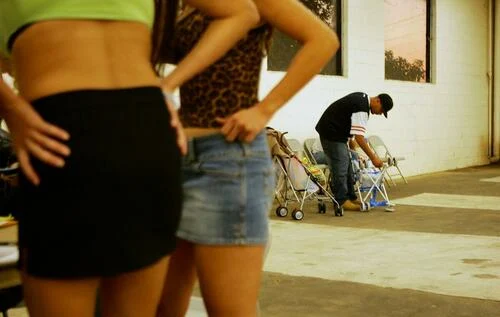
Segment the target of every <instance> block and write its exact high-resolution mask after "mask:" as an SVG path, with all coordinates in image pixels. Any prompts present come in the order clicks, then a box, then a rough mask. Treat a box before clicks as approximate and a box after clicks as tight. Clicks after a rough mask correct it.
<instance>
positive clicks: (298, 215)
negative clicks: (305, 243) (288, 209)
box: [292, 209, 304, 220]
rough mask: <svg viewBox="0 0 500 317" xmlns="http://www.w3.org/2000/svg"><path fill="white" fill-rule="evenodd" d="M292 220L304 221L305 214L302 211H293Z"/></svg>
mask: <svg viewBox="0 0 500 317" xmlns="http://www.w3.org/2000/svg"><path fill="white" fill-rule="evenodd" d="M292 218H293V219H295V220H302V219H304V213H303V212H302V210H300V209H295V210H294V211H292Z"/></svg>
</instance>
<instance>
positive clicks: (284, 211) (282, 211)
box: [276, 206, 288, 217]
mask: <svg viewBox="0 0 500 317" xmlns="http://www.w3.org/2000/svg"><path fill="white" fill-rule="evenodd" d="M287 215H288V209H287V208H286V207H283V206H279V207H278V208H276V216H278V217H286V216H287Z"/></svg>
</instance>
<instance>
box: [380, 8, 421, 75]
mask: <svg viewBox="0 0 500 317" xmlns="http://www.w3.org/2000/svg"><path fill="white" fill-rule="evenodd" d="M430 2H431V0H384V10H385V12H384V13H385V16H384V33H385V34H384V38H385V79H394V80H403V81H414V82H430V81H431V78H430V38H431V36H430V20H431V19H430V16H431V12H430V11H431V4H430Z"/></svg>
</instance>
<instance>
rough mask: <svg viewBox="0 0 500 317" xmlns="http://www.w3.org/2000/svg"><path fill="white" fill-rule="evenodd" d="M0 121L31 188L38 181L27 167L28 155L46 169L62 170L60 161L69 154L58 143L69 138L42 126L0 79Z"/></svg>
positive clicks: (59, 131) (28, 105)
mask: <svg viewBox="0 0 500 317" xmlns="http://www.w3.org/2000/svg"><path fill="white" fill-rule="evenodd" d="M0 78H1V77H0ZM0 117H2V118H4V119H5V121H6V122H7V126H8V127H9V131H10V133H11V135H12V142H13V144H14V148H15V151H16V156H17V160H18V161H19V164H20V166H21V169H22V171H23V172H24V174H25V175H26V177H27V178H28V179H29V180H30V181H31V182H32V183H33V184H35V185H38V183H39V182H40V179H39V177H38V175H37V174H36V172H35V170H34V169H33V167H32V166H31V163H30V156H31V155H32V156H34V157H36V158H38V159H39V160H41V161H43V162H45V163H47V164H49V165H52V166H55V167H62V166H64V159H63V157H64V156H68V155H69V153H70V150H69V148H68V147H67V146H66V145H64V144H63V143H61V142H60V141H62V140H68V139H69V134H68V133H67V132H66V131H64V130H62V129H60V128H58V127H56V126H54V125H52V124H49V123H47V122H45V121H44V120H43V119H42V118H41V117H40V116H39V115H38V113H36V111H35V110H34V109H33V108H32V107H31V105H30V104H28V103H27V102H26V101H25V100H24V99H22V98H21V97H19V96H17V95H16V94H15V93H14V92H13V91H12V89H10V88H9V87H8V86H7V85H6V84H5V83H4V82H3V80H2V79H0Z"/></svg>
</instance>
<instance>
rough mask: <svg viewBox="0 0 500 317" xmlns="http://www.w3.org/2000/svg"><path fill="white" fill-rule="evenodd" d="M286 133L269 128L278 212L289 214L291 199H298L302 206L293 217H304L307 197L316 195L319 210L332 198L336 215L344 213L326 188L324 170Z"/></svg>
mask: <svg viewBox="0 0 500 317" xmlns="http://www.w3.org/2000/svg"><path fill="white" fill-rule="evenodd" d="M286 133H287V132H279V131H277V130H275V129H273V128H269V127H268V128H267V136H268V141H269V147H270V149H271V154H272V156H273V163H274V165H275V170H276V188H275V198H276V200H277V201H278V203H279V206H278V208H276V215H277V216H278V217H286V216H287V215H288V208H287V206H288V203H290V202H297V203H299V204H300V207H299V208H295V209H294V210H293V211H292V218H293V219H295V220H302V219H303V218H304V212H303V207H304V202H305V200H306V199H308V198H315V199H317V200H318V211H319V213H326V204H325V200H331V201H332V202H333V208H334V214H335V216H343V215H344V210H343V208H342V206H340V204H339V203H338V202H337V201H336V200H335V198H334V197H333V195H332V194H331V193H329V192H328V191H327V190H326V183H327V180H326V177H325V175H324V174H323V172H322V171H321V170H320V169H319V168H317V167H315V166H314V165H312V164H311V163H310V162H309V161H308V160H307V158H306V157H302V158H300V157H299V156H298V155H297V154H296V153H295V152H294V151H293V150H292V148H291V147H290V145H289V143H288V142H287V140H286V138H285V134H286Z"/></svg>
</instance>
